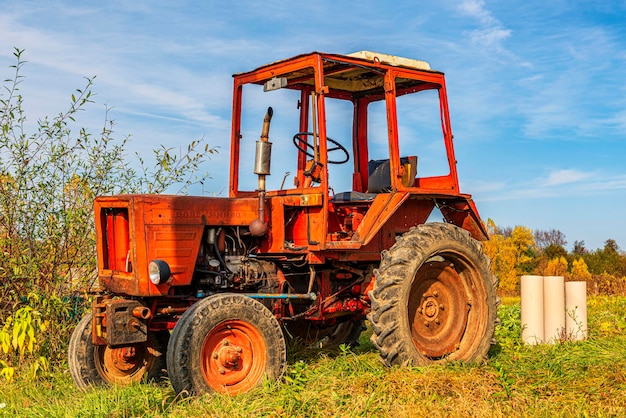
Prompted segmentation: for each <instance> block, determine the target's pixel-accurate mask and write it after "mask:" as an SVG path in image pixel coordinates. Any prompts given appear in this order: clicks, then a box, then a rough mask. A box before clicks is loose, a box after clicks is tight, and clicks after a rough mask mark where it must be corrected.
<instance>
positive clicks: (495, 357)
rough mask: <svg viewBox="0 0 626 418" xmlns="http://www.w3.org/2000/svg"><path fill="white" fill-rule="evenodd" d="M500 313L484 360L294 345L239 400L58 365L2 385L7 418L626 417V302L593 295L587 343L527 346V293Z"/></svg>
mask: <svg viewBox="0 0 626 418" xmlns="http://www.w3.org/2000/svg"><path fill="white" fill-rule="evenodd" d="M500 316H501V317H502V324H501V325H500V326H499V327H498V330H497V336H498V339H499V341H500V343H499V345H498V346H496V347H495V348H494V350H492V353H491V357H490V359H489V360H488V361H487V362H486V363H485V364H482V365H466V364H448V365H436V366H431V367H423V368H422V367H420V368H412V369H406V368H394V369H387V368H385V367H384V366H382V364H380V362H379V361H378V358H377V353H375V352H374V351H373V348H372V346H371V345H370V344H369V342H368V341H367V335H364V336H363V337H362V339H361V342H362V344H361V346H360V347H357V348H356V349H354V350H353V351H350V350H348V349H343V350H342V349H339V350H336V351H326V352H320V351H315V350H305V351H298V352H292V353H291V359H290V365H289V368H288V371H287V374H286V376H285V379H284V381H283V382H281V383H266V384H265V385H264V386H263V387H261V388H259V389H258V390H256V391H254V392H252V393H248V394H245V395H241V396H238V397H235V398H231V397H227V396H205V397H202V398H195V399H177V398H176V397H175V394H174V392H173V390H172V389H171V387H170V386H169V384H168V382H162V383H160V384H150V385H135V386H132V387H126V388H109V389H96V390H93V391H91V392H89V393H86V394H83V393H80V392H79V391H78V390H77V389H75V388H74V386H73V384H72V382H71V379H70V377H69V375H68V374H67V373H66V372H65V371H58V372H55V373H53V374H52V375H50V376H49V377H47V378H46V379H42V380H39V381H37V382H25V381H17V382H15V383H12V384H6V383H5V384H3V385H2V386H0V406H2V404H5V406H4V408H0V416H1V415H2V414H3V413H4V414H5V415H6V416H34V417H38V416H41V417H50V416H52V417H76V416H89V417H91V416H96V417H99V416H101V417H131V416H132V417H168V416H176V417H200V416H215V417H257V416H258V417H261V416H268V417H282V416H289V417H315V416H325V417H379V416H380V417H383V416H385V417H387V416H393V417H421V416H425V415H427V416H429V417H484V416H487V417H511V416H514V417H518V416H519V417H523V416H533V417H536V416H539V417H544V416H545V417H555V416H557V417H558V416H562V417H579V416H593V417H603V416H626V335H625V333H624V328H626V326H624V324H626V299H624V298H615V297H610V298H609V297H605V298H592V299H590V301H589V325H590V338H589V339H588V340H587V341H584V342H578V343H561V344H556V345H542V346H536V347H532V346H526V345H522V344H521V340H520V336H519V331H520V330H519V299H515V298H513V299H507V300H505V303H504V304H503V305H502V307H501V309H500Z"/></svg>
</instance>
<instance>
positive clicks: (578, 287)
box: [565, 282, 587, 341]
mask: <svg viewBox="0 0 626 418" xmlns="http://www.w3.org/2000/svg"><path fill="white" fill-rule="evenodd" d="M565 331H566V333H567V337H568V338H569V339H570V340H572V341H579V340H584V339H586V338H587V282H567V283H565Z"/></svg>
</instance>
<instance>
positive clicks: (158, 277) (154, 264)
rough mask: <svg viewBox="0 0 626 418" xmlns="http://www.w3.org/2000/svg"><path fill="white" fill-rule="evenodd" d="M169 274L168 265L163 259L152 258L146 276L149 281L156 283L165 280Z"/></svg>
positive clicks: (168, 277)
mask: <svg viewBox="0 0 626 418" xmlns="http://www.w3.org/2000/svg"><path fill="white" fill-rule="evenodd" d="M171 275H172V273H171V271H170V266H168V265H167V263H166V262H165V261H163V260H152V261H151V262H150V264H148V276H149V277H150V281H151V282H152V283H154V284H156V285H159V284H163V283H165V282H167V281H168V280H169V279H170V276H171Z"/></svg>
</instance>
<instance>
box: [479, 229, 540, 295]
mask: <svg viewBox="0 0 626 418" xmlns="http://www.w3.org/2000/svg"><path fill="white" fill-rule="evenodd" d="M487 230H488V231H489V234H490V238H489V241H487V242H485V243H483V248H484V251H485V254H487V256H488V257H489V258H490V259H491V269H492V270H493V272H494V274H495V275H496V276H497V277H498V278H499V279H500V289H502V290H505V291H515V290H517V288H518V286H519V278H520V276H521V275H522V274H523V272H522V270H521V268H520V266H521V265H522V264H524V263H527V262H529V261H531V260H532V257H531V256H530V250H531V249H534V246H535V239H534V236H533V233H532V231H531V230H530V229H528V228H526V227H524V226H516V227H515V229H514V230H513V232H512V233H511V236H510V237H506V238H505V237H504V235H502V234H499V233H498V228H497V227H496V225H495V223H494V222H493V220H491V219H488V220H487Z"/></svg>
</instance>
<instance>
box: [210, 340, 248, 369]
mask: <svg viewBox="0 0 626 418" xmlns="http://www.w3.org/2000/svg"><path fill="white" fill-rule="evenodd" d="M216 351H217V352H216V353H214V354H213V358H214V359H216V360H218V362H219V364H220V366H222V367H225V368H229V369H236V368H237V365H238V364H239V361H240V360H241V353H242V352H243V349H242V348H241V347H239V346H232V345H230V343H229V341H228V340H227V339H224V340H223V341H222V343H221V347H219V348H218V349H217V350H216Z"/></svg>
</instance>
